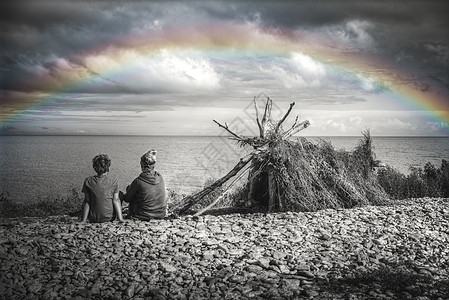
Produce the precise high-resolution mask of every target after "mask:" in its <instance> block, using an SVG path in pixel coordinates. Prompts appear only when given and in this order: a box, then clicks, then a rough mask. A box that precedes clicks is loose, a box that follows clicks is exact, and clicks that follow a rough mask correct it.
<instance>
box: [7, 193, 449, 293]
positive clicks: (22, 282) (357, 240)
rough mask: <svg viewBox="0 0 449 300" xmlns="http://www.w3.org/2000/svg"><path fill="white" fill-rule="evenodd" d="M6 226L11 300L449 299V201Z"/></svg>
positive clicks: (16, 221)
mask: <svg viewBox="0 0 449 300" xmlns="http://www.w3.org/2000/svg"><path fill="white" fill-rule="evenodd" d="M0 223H1V224H0V231H1V234H0V262H1V266H0V270H1V273H0V297H1V298H2V299H27V298H28V299H53V298H55V299H57V298H63V299H67V298H70V299H73V298H74V299H76V298H80V299H81V298H83V299H84V298H90V299H126V298H133V299H139V298H143V299H246V298H252V299H302V298H316V299H449V277H448V273H449V247H448V245H449V199H415V200H408V201H400V202H397V204H396V205H395V206H384V207H364V208H356V209H348V210H323V211H319V212H315V213H277V214H268V215H266V214H260V213H259V214H245V215H243V214H232V215H221V216H212V215H205V216H201V217H183V218H179V219H168V220H162V221H160V220H159V221H158V220H154V221H150V222H140V221H127V222H125V223H123V224H122V223H118V222H113V223H106V224H88V223H87V224H82V223H79V222H78V221H77V220H76V218H71V217H68V216H60V217H49V218H41V219H38V218H24V219H0Z"/></svg>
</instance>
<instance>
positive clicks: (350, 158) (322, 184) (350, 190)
mask: <svg viewBox="0 0 449 300" xmlns="http://www.w3.org/2000/svg"><path fill="white" fill-rule="evenodd" d="M270 139H271V141H270V143H269V147H268V150H267V151H264V152H262V153H260V154H259V155H256V156H255V157H254V158H253V163H252V166H251V171H250V176H249V179H248V185H249V188H248V198H249V199H250V201H251V202H252V203H254V204H255V205H262V206H266V207H267V208H268V211H316V210H319V209H324V208H350V207H355V206H361V205H370V204H373V205H379V204H384V203H385V202H386V199H387V198H388V197H387V195H386V194H385V192H384V190H383V189H382V187H381V186H380V185H379V184H378V182H377V179H376V177H375V175H374V172H373V170H374V167H375V159H374V154H373V152H372V143H371V142H372V141H371V137H370V135H369V132H367V133H365V134H364V136H363V139H362V140H361V141H360V143H359V145H357V147H356V148H355V149H354V150H352V151H346V150H336V149H335V148H334V147H333V146H332V144H331V143H330V142H328V141H325V140H321V141H320V142H318V143H313V142H311V141H309V140H307V139H306V138H300V139H298V140H296V141H289V140H284V139H280V138H278V137H271V138H270Z"/></svg>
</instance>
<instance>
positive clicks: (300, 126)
mask: <svg viewBox="0 0 449 300" xmlns="http://www.w3.org/2000/svg"><path fill="white" fill-rule="evenodd" d="M309 125H310V122H309V121H308V120H306V121H303V122H301V123H299V124H297V125H296V126H295V128H294V129H293V130H292V131H291V132H290V133H289V134H288V135H286V136H285V137H284V138H289V137H291V136H292V135H294V134H296V133H298V132H300V131H301V130H304V129H306V128H307V127H309Z"/></svg>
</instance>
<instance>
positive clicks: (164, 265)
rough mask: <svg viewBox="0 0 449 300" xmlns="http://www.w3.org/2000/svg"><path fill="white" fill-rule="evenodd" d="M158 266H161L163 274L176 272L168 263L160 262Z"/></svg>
mask: <svg viewBox="0 0 449 300" xmlns="http://www.w3.org/2000/svg"><path fill="white" fill-rule="evenodd" d="M160 266H161V269H162V271H164V272H176V270H177V269H176V267H175V266H173V265H171V264H169V263H166V262H161V263H160Z"/></svg>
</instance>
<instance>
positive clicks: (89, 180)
mask: <svg viewBox="0 0 449 300" xmlns="http://www.w3.org/2000/svg"><path fill="white" fill-rule="evenodd" d="M94 177H95V176H89V177H86V179H84V184H89V183H91V182H92V181H93V180H94Z"/></svg>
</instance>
